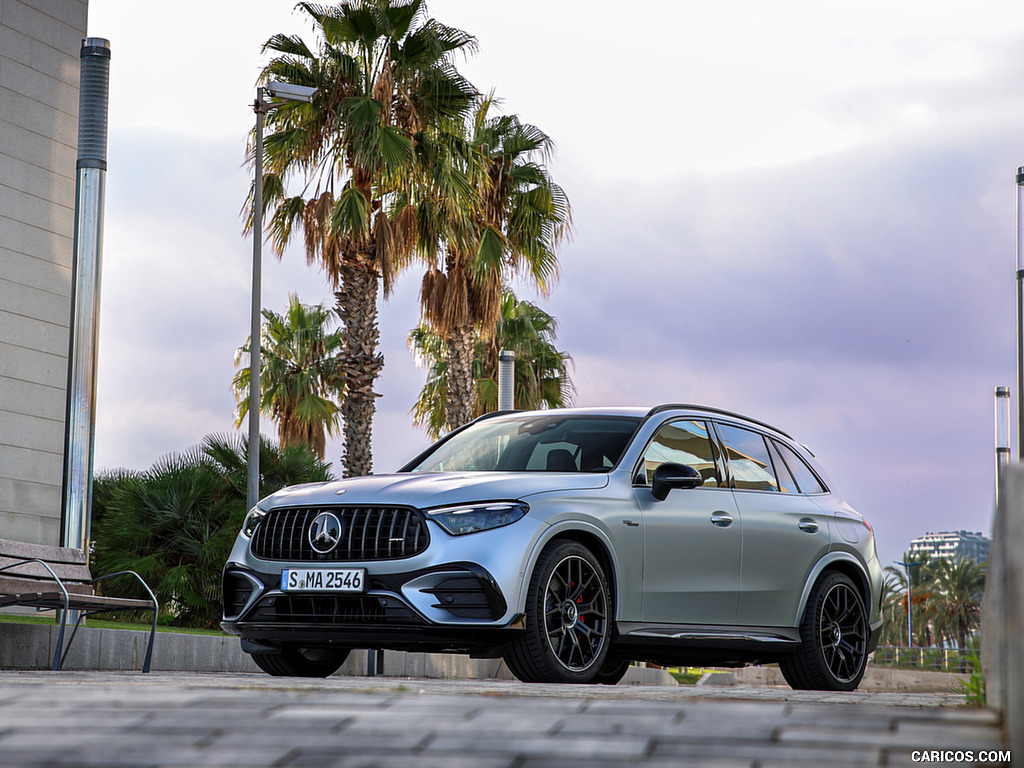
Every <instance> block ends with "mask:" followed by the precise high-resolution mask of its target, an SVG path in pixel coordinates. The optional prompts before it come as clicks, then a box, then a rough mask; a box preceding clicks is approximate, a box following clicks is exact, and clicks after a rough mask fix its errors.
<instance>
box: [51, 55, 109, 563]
mask: <svg viewBox="0 0 1024 768" xmlns="http://www.w3.org/2000/svg"><path fill="white" fill-rule="evenodd" d="M109 92H110V42H109V41H108V40H104V39H103V38H100V37H90V38H87V39H85V40H83V41H82V50H81V78H80V80H79V102H78V104H79V106H78V164H77V170H78V175H77V179H76V184H75V187H76V188H75V236H74V237H75V239H74V263H73V266H72V272H73V276H72V280H71V328H70V340H69V345H68V389H67V413H66V419H65V432H64V489H63V510H62V515H61V522H62V525H61V545H62V546H65V547H74V548H76V549H81V550H82V551H84V552H88V550H89V536H90V528H91V522H92V521H91V518H92V471H93V465H92V462H93V440H94V435H95V424H96V413H95V403H96V352H97V340H98V336H99V311H100V273H101V265H102V255H103V199H104V188H105V184H106V173H107V102H108V97H109Z"/></svg>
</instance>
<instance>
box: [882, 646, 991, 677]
mask: <svg viewBox="0 0 1024 768" xmlns="http://www.w3.org/2000/svg"><path fill="white" fill-rule="evenodd" d="M978 656H979V654H978V650H977V649H975V648H908V647H906V646H892V645H880V646H879V647H878V648H876V649H875V652H874V654H873V655H872V657H871V663H872V664H874V665H876V666H883V667H901V668H905V669H925V670H929V671H934V672H957V673H967V674H970V673H971V672H974V671H975V665H976V664H978V663H979V662H978Z"/></svg>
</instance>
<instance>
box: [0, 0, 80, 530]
mask: <svg viewBox="0 0 1024 768" xmlns="http://www.w3.org/2000/svg"><path fill="white" fill-rule="evenodd" d="M87 13H88V2H87V0H0V537H3V538H8V539H17V540H21V541H27V542H32V543H39V544H57V543H59V540H60V508H61V483H62V476H63V463H64V462H63V453H64V412H65V407H66V406H65V392H66V387H67V354H68V326H69V317H70V301H71V298H70V297H71V260H72V254H73V243H72V240H73V237H74V204H75V175H76V171H75V161H76V156H77V143H78V71H79V52H80V49H81V44H82V39H83V38H84V37H85V36H86V17H87Z"/></svg>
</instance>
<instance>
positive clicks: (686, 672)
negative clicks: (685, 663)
mask: <svg viewBox="0 0 1024 768" xmlns="http://www.w3.org/2000/svg"><path fill="white" fill-rule="evenodd" d="M667 671H668V673H669V674H670V675H672V677H674V678H675V679H676V682H677V683H679V684H680V685H696V684H697V681H698V680H700V679H701V678H702V677H703V676H704V672H705V671H706V670H704V669H701V668H699V667H672V668H670V669H668V670H667Z"/></svg>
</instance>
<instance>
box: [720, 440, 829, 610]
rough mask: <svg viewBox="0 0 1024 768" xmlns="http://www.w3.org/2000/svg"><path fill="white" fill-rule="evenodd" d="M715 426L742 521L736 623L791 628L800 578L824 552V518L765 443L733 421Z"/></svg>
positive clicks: (774, 446)
mask: <svg viewBox="0 0 1024 768" xmlns="http://www.w3.org/2000/svg"><path fill="white" fill-rule="evenodd" d="M715 428H716V431H717V432H718V436H719V438H720V440H721V444H722V447H723V450H724V452H725V456H726V461H727V463H728V472H729V484H730V487H731V489H732V493H733V497H734V499H735V501H736V506H737V508H738V509H739V513H740V516H741V517H742V518H743V554H742V565H741V568H740V584H741V592H740V598H739V612H738V623H739V624H741V625H743V626H756V627H791V626H794V624H795V622H797V621H798V620H799V617H798V615H797V614H798V611H799V607H800V597H801V595H802V594H803V588H804V584H805V583H806V581H807V577H808V576H809V574H810V572H811V569H812V568H813V566H814V564H815V563H817V561H818V560H819V559H820V558H821V557H822V556H824V555H825V553H827V552H828V548H829V543H830V536H829V527H828V519H827V514H826V513H825V512H824V511H823V510H822V509H821V507H819V506H818V505H817V504H816V503H815V502H814V500H813V499H812V498H811V497H810V496H807V495H805V494H802V493H800V492H799V491H800V489H799V487H798V485H797V483H796V482H795V481H794V479H793V473H792V472H790V470H789V468H788V466H787V464H786V462H785V461H784V460H783V459H782V457H781V455H780V451H779V444H777V443H776V442H775V440H774V439H773V438H771V437H769V436H767V435H763V434H762V433H760V432H756V431H754V430H751V429H746V428H744V427H740V426H737V425H734V424H723V423H716V424H715ZM786 450H787V451H788V452H789V453H793V452H792V451H791V449H788V448H786ZM793 455H794V456H795V454H793Z"/></svg>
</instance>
